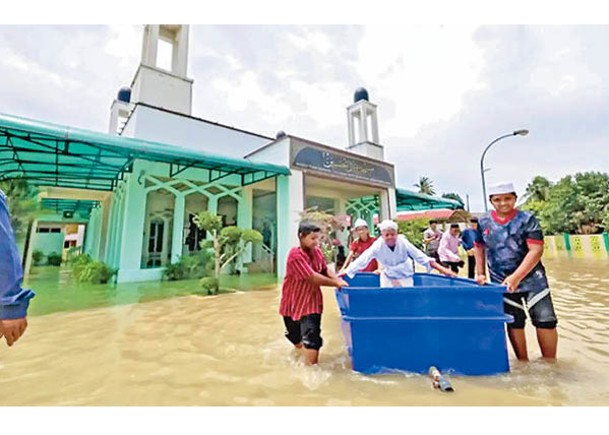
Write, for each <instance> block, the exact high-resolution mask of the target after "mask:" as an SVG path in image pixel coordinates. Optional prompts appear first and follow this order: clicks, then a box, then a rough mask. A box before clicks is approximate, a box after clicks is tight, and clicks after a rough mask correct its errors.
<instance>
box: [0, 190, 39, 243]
mask: <svg viewBox="0 0 609 435" xmlns="http://www.w3.org/2000/svg"><path fill="white" fill-rule="evenodd" d="M0 189H2V190H3V191H4V193H5V194H6V200H7V205H8V209H9V211H10V213H11V226H12V227H13V232H14V233H15V238H16V239H17V240H22V239H23V237H25V235H26V232H27V228H28V225H29V224H30V222H32V221H33V220H34V219H35V218H36V216H37V214H38V212H39V210H40V201H39V200H38V189H37V188H36V187H34V186H32V185H30V184H29V183H28V182H27V180H24V179H20V178H15V179H12V180H6V181H0Z"/></svg>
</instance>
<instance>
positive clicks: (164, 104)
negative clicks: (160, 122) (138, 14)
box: [131, 24, 193, 115]
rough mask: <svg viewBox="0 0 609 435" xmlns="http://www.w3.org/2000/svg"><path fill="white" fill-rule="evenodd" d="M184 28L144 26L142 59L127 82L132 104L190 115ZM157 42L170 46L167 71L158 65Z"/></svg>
mask: <svg viewBox="0 0 609 435" xmlns="http://www.w3.org/2000/svg"><path fill="white" fill-rule="evenodd" d="M188 31H189V27H188V25H182V24H180V25H167V24H147V25H146V26H145V27H144V38H143V45H142V60H141V62H140V65H139V67H138V69H137V72H136V73H135V77H134V79H133V82H132V83H131V89H132V98H131V101H132V102H133V103H138V102H142V103H148V104H151V105H153V106H156V107H161V108H165V109H168V110H172V111H174V112H179V113H183V114H185V115H190V114H191V112H192V84H193V80H192V79H190V78H188V77H187V76H186V74H187V69H188ZM159 41H164V42H167V43H169V44H170V45H171V50H172V51H171V69H170V70H166V69H163V68H161V67H159V66H158V46H159Z"/></svg>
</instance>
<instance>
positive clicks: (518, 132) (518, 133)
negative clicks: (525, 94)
mask: <svg viewBox="0 0 609 435" xmlns="http://www.w3.org/2000/svg"><path fill="white" fill-rule="evenodd" d="M527 134H529V130H525V129H522V130H515V131H513V132H512V133H510V134H504V135H503V136H499V137H498V138H497V139H495V140H494V141H492V142H491V143H489V144H488V145H487V146H486V148H485V149H484V152H483V153H482V157H481V158H480V176H481V177H482V199H483V201H482V202H483V204H484V211H485V212H488V206H487V204H486V180H485V179H484V173H485V172H486V169H484V156H485V155H486V152H487V151H488V149H489V148H490V147H491V146H492V145H493V144H495V143H497V142H499V141H500V140H501V139H505V138H506V137H510V136H526V135H527Z"/></svg>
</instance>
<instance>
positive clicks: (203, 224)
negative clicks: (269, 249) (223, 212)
mask: <svg viewBox="0 0 609 435" xmlns="http://www.w3.org/2000/svg"><path fill="white" fill-rule="evenodd" d="M193 221H194V223H195V225H197V226H198V227H199V229H202V230H205V231H207V232H208V233H209V234H210V235H211V240H203V241H201V248H202V249H206V250H211V251H212V252H213V254H214V258H213V271H212V272H213V273H212V277H211V278H212V279H209V278H210V277H206V278H203V279H202V280H201V285H202V286H203V287H204V288H206V289H207V291H208V293H210V294H211V293H215V294H217V293H218V291H219V289H220V288H219V285H220V284H219V283H220V273H221V272H222V270H223V269H224V268H225V267H226V266H228V265H229V264H230V263H231V262H232V261H233V260H235V259H236V258H237V257H239V255H241V254H242V253H243V252H244V251H245V250H246V249H247V247H248V245H250V244H252V245H253V244H257V243H261V242H262V234H260V233H259V232H258V231H256V230H250V229H242V228H239V227H235V226H230V227H225V228H222V218H221V217H220V216H218V215H215V214H213V213H210V212H208V211H202V212H200V213H198V214H197V215H196V216H195V217H194V219H193Z"/></svg>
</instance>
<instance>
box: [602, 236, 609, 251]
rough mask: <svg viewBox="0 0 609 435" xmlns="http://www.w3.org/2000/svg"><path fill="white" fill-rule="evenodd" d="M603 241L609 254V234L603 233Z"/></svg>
mask: <svg viewBox="0 0 609 435" xmlns="http://www.w3.org/2000/svg"><path fill="white" fill-rule="evenodd" d="M603 241H604V242H605V250H606V251H607V252H608V253H609V234H608V233H607V232H604V233H603Z"/></svg>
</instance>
